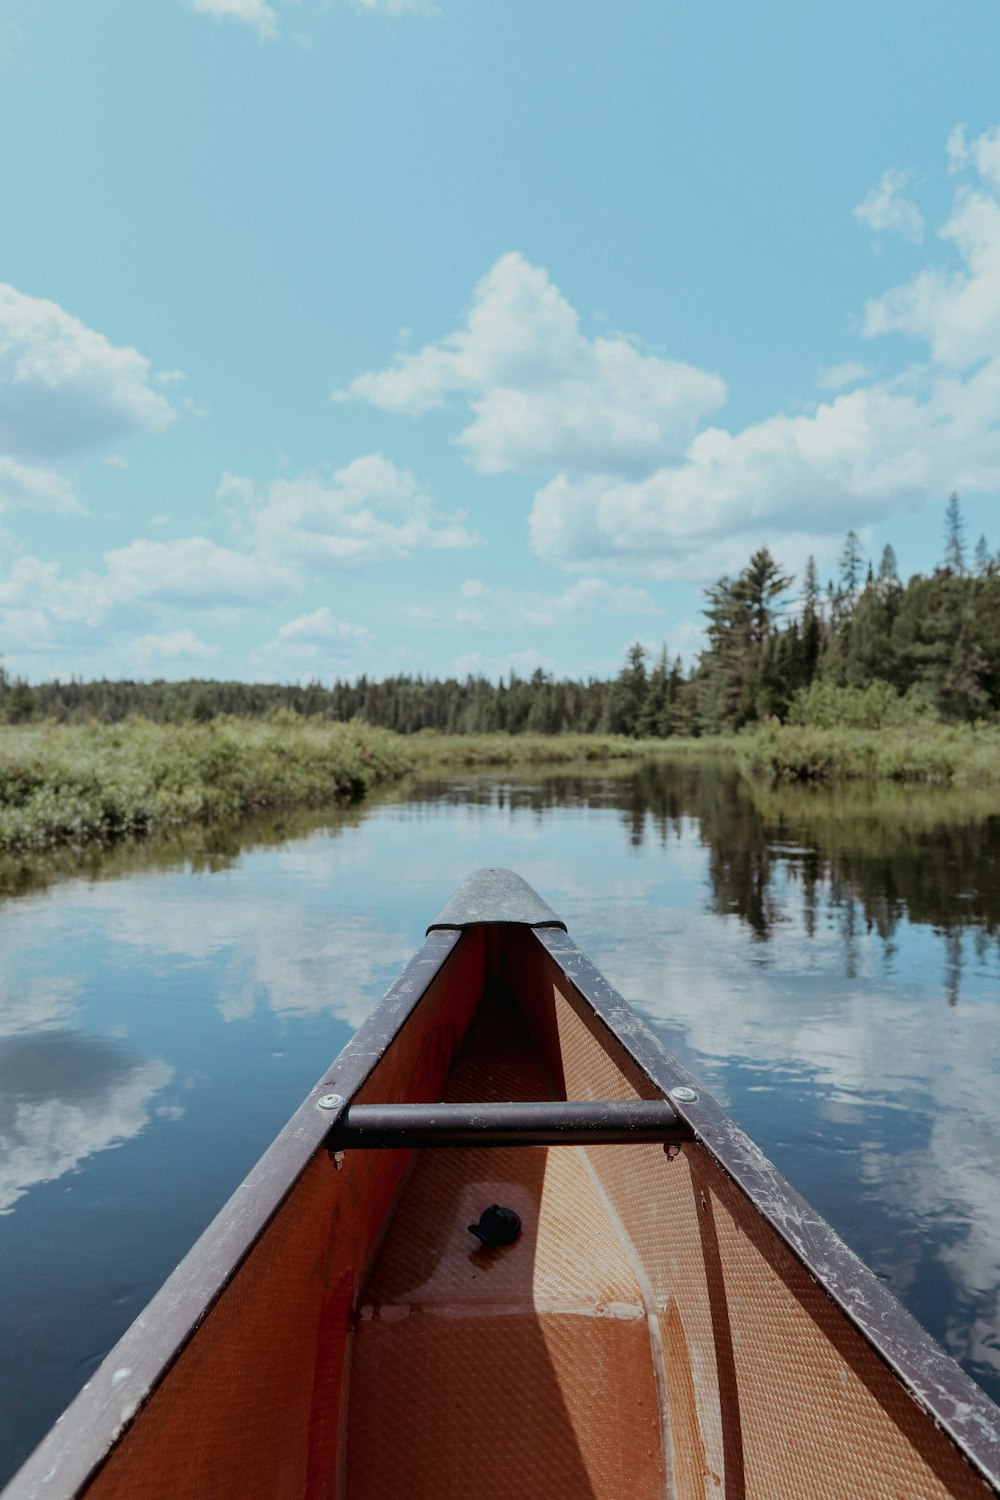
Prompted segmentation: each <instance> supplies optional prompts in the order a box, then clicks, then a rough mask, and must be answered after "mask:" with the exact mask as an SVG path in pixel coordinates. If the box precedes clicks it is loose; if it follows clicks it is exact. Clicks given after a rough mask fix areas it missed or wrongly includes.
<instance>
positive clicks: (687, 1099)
mask: <svg viewBox="0 0 1000 1500" xmlns="http://www.w3.org/2000/svg"><path fill="white" fill-rule="evenodd" d="M670 1097H671V1099H676V1100H677V1102H678V1104H697V1102H698V1095H697V1094H696V1093H695V1091H694V1089H689V1088H679V1089H671V1090H670Z"/></svg>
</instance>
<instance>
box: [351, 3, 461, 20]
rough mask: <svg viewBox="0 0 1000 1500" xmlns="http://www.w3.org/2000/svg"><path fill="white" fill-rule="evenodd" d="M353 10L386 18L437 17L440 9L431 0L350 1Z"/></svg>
mask: <svg viewBox="0 0 1000 1500" xmlns="http://www.w3.org/2000/svg"><path fill="white" fill-rule="evenodd" d="M351 3H352V5H353V6H354V9H355V10H360V11H368V12H369V13H371V14H374V13H375V12H380V13H381V14H383V15H386V16H406V15H413V16H439V15H440V14H441V8H440V6H438V5H435V4H434V3H433V0H351Z"/></svg>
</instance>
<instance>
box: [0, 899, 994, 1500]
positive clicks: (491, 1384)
mask: <svg viewBox="0 0 1000 1500" xmlns="http://www.w3.org/2000/svg"><path fill="white" fill-rule="evenodd" d="M677 1090H680V1093H679V1094H678V1093H677ZM439 1101H444V1107H439ZM563 1101H572V1107H571V1108H569V1109H565V1108H563V1107H562V1104H563ZM383 1106H392V1108H389V1109H388V1111H387V1110H386V1109H385V1108H382V1107H383ZM399 1106H410V1108H406V1107H404V1108H402V1109H401V1108H399ZM426 1106H433V1107H432V1108H427V1107H426ZM522 1106H523V1107H522ZM393 1131H395V1135H393V1134H392V1132H393ZM386 1132H388V1134H389V1138H386ZM539 1132H542V1134H541V1136H540V1137H539ZM546 1132H547V1133H546ZM553 1132H554V1133H555V1134H554V1135H553ZM519 1139H520V1140H521V1141H522V1142H525V1141H528V1140H531V1141H534V1142H536V1143H535V1144H520V1145H518V1144H517V1142H518V1140H519ZM512 1146H515V1147H516V1149H511V1147H512ZM446 1147H447V1149H445V1148H446ZM493 1204H498V1205H500V1206H501V1207H504V1208H507V1209H509V1210H512V1211H513V1212H514V1213H515V1214H516V1215H517V1216H518V1217H519V1219H520V1223H521V1232H520V1236H519V1237H518V1238H517V1239H516V1240H515V1241H514V1242H513V1243H509V1244H505V1245H500V1246H498V1247H496V1248H492V1249H490V1248H486V1247H485V1246H484V1245H482V1244H481V1243H480V1241H479V1240H478V1239H476V1238H475V1237H474V1236H473V1235H472V1234H470V1232H469V1226H470V1225H471V1224H474V1223H476V1222H477V1221H478V1220H479V1218H480V1215H481V1214H482V1212H483V1210H484V1209H488V1208H489V1207H490V1206H491V1205H493ZM493 1494H498V1495H507V1494H510V1495H517V1496H518V1497H521V1500H561V1497H581V1500H583V1497H587V1500H622V1497H626V1496H627V1497H630V1500H631V1497H634V1500H647V1497H648V1500H654V1497H655V1500H668V1497H674V1500H692V1497H697V1500H709V1497H710V1500H717V1497H718V1500H747V1497H753V1500H775V1497H789V1500H792V1497H794V1500H801V1497H823V1500H841V1497H843V1500H868V1497H870V1500H903V1497H906V1500H910V1497H926V1500H937V1497H941V1496H953V1497H954V1496H959V1497H970V1500H971V1497H982V1496H987V1495H997V1494H1000V1410H998V1408H997V1407H996V1406H994V1405H993V1403H992V1402H991V1401H990V1400H989V1399H988V1398H987V1397H986V1395H985V1394H984V1393H983V1392H982V1391H981V1390H980V1389H979V1388H978V1387H977V1386H976V1385H975V1384H974V1383H973V1382H972V1381H971V1380H970V1379H968V1377H967V1376H966V1375H965V1374H964V1373H963V1372H962V1371H961V1370H960V1369H959V1368H958V1366H957V1365H956V1364H954V1362H953V1361H952V1360H951V1359H949V1358H948V1357H947V1355H945V1354H944V1352H943V1351H942V1350H941V1349H940V1348H939V1347H938V1346H937V1345H936V1344H935V1343H934V1342H933V1340H932V1339H931V1338H930V1337H929V1335H928V1334H926V1333H925V1332H924V1330H923V1329H921V1328H920V1327H919V1325H918V1324H917V1323H916V1322H915V1321H914V1320H913V1319H912V1318H911V1317H910V1316H909V1314H907V1313H906V1312H905V1311H904V1310H903V1309H902V1308H901V1307H900V1305H899V1304H898V1303H897V1302H896V1300H895V1299H894V1298H893V1297H892V1295H891V1294H890V1293H889V1292H888V1291H887V1289H886V1288H885V1287H884V1286H883V1285H882V1284H881V1283H880V1282H879V1281H878V1280H877V1279H876V1277H875V1276H874V1275H873V1274H872V1273H871V1272H870V1271H869V1270H868V1269H867V1268H866V1267H865V1266H864V1265H862V1264H861V1263H860V1262H859V1261H858V1259H857V1258H856V1257H855V1256H854V1255H853V1254H852V1253H851V1252H850V1251H849V1250H848V1249H847V1247H846V1246H845V1245H844V1244H843V1243H842V1242H841V1241H840V1240H839V1239H838V1237H837V1236H836V1235H835V1234H834V1232H833V1231H832V1230H831V1229H830V1227H829V1225H827V1224H826V1223H825V1222H824V1221H823V1220H822V1219H821V1218H820V1217H819V1215H818V1214H816V1213H815V1211H814V1210H813V1209H811V1208H810V1207H809V1205H808V1204H807V1203H805V1202H804V1201H803V1200H802V1199H801V1198H800V1197H799V1196H798V1195H797V1194H796V1193H795V1192H794V1191H793V1189H791V1188H790V1187H789V1186H788V1184H787V1183H786V1182H784V1181H783V1179H782V1178H781V1177H780V1176H779V1175H778V1173H777V1172H776V1171H775V1169H774V1167H773V1166H772V1165H771V1164H770V1163H769V1162H768V1161H767V1160H766V1159H765V1158H764V1157H763V1155H762V1154H761V1152H760V1151H759V1150H758V1149H757V1148H756V1146H754V1145H753V1143H752V1142H751V1141H750V1140H748V1139H747V1137H746V1136H745V1135H744V1134H743V1133H742V1132H741V1131H740V1130H739V1129H738V1128H737V1126H736V1125H735V1124H734V1123H733V1122H732V1121H731V1120H730V1119H729V1118H728V1116H727V1115H726V1114H725V1113H724V1111H723V1110H721V1109H720V1108H719V1106H718V1105H717V1104H716V1103H715V1102H714V1101H713V1100H712V1099H711V1098H710V1097H709V1096H708V1095H707V1094H706V1093H705V1092H704V1090H703V1089H702V1088H701V1087H700V1085H699V1084H698V1083H697V1082H696V1081H695V1080H693V1079H692V1078H691V1077H689V1076H688V1075H687V1074H686V1073H685V1071H684V1070H683V1068H682V1067H681V1066H680V1064H679V1063H678V1062H677V1061H676V1059H675V1058H673V1057H671V1056H670V1055H669V1054H667V1053H665V1052H664V1051H663V1049H662V1048H661V1047H660V1046H659V1044H658V1043H657V1042H656V1041H655V1039H654V1038H653V1037H652V1036H651V1034H650V1033H649V1031H648V1030H647V1029H646V1027H645V1026H644V1025H643V1023H642V1022H641V1021H640V1020H639V1018H638V1017H637V1016H636V1015H635V1014H634V1013H633V1012H632V1011H631V1010H630V1009H629V1007H628V1006H627V1005H626V1004H625V1002H624V1001H623V1000H622V999H621V997H620V996H619V995H618V994H617V993H616V992H615V991H614V990H613V989H612V988H611V986H610V985H609V984H608V983H607V981H606V980H604V979H603V978H602V977H601V975H600V974H599V973H598V972H597V971H596V970H595V969H594V968H593V966H592V965H591V964H590V963H589V962H588V960H587V959H586V958H585V957H584V956H583V954H582V953H581V952H580V950H579V949H578V948H577V947H576V946H575V944H574V943H573V942H572V941H571V940H570V938H569V937H568V936H567V934H566V932H565V930H564V929H563V927H562V924H561V923H559V922H558V919H557V918H556V917H555V916H554V915H553V913H552V912H551V911H550V910H549V908H548V907H546V906H545V904H544V903H543V902H541V901H540V900H539V899H538V898H537V897H536V896H535V895H534V893H533V892H531V891H530V889H529V888H528V887H526V886H524V884H523V882H520V881H519V880H518V878H517V877H515V876H512V875H510V874H509V873H508V872H498V871H481V872H479V874H478V875H476V876H473V877H471V878H470V881H468V882H466V885H465V886H464V887H463V888H462V890H461V891H460V892H459V893H458V895H457V896H456V898H454V900H453V901H452V903H450V904H449V907H447V908H446V909H445V912H444V913H442V916H441V918H440V919H439V921H438V922H437V923H436V924H434V925H433V926H432V928H431V929H429V932H428V937H427V940H426V942H425V943H424V945H423V947H422V948H421V949H420V950H419V952H418V953H417V954H416V956H415V957H414V958H413V960H412V961H411V962H410V964H409V965H408V967H407V968H406V970H405V971H404V973H403V974H402V975H401V976H400V978H399V979H398V980H397V982H396V983H395V984H394V985H393V987H392V988H391V990H390V991H389V993H388V994H387V996H386V998H385V1000H384V1001H383V1003H382V1005H381V1007H380V1008H379V1009H378V1010H377V1011H376V1012H375V1013H374V1014H373V1015H372V1016H371V1018H370V1019H369V1020H368V1021H367V1023H366V1024H365V1025H364V1026H362V1028H361V1030H360V1031H359V1032H358V1033H357V1035H356V1036H355V1037H354V1038H353V1040H352V1041H351V1042H350V1043H349V1044H348V1046H347V1047H346V1048H345V1049H344V1051H343V1052H342V1053H341V1054H340V1056H339V1057H338V1058H337V1059H336V1061H335V1062H334V1063H333V1065H332V1067H331V1068H330V1069H329V1070H328V1072H327V1073H325V1074H324V1076H323V1078H322V1079H321V1080H320V1082H319V1083H318V1084H317V1085H316V1088H315V1089H314V1090H313V1091H312V1093H311V1094H310V1096H309V1097H308V1099H307V1100H306V1101H305V1103H304V1104H303V1105H302V1107H301V1108H300V1109H299V1110H298V1112H297V1113H296V1114H295V1115H294V1116H293V1118H292V1120H291V1121H290V1122H289V1124H288V1126H287V1127H286V1128H285V1129H284V1130H283V1131H282V1133H281V1134H280V1135H279V1136H278V1138H277V1140H276V1141H275V1142H274V1144H273V1146H272V1147H271V1148H270V1149H269V1151H268V1152H267V1153H266V1154H265V1156H264V1157H263V1158H262V1159H261V1161H260V1162H259V1163H258V1165H257V1166H256V1167H255V1168H254V1170H253V1171H252V1172H251V1174H250V1176H249V1177H248V1178H247V1179H246V1181H245V1182H244V1183H243V1184H242V1186H241V1187H240V1188H239V1189H238V1190H237V1191H236V1193H235V1194H234V1196H233V1198H232V1199H231V1200H230V1202H229V1203H228V1204H227V1205H226V1207H225V1208H224V1209H223V1210H222V1212H221V1213H220V1214H219V1216H218V1217H217V1219H216V1220H215V1221H214V1223H213V1224H212V1225H211V1226H210V1228H209V1229H208V1230H207V1231H206V1232H205V1234H204V1235H203V1236H202V1238H201V1239H200V1240H199V1241H198V1243H197V1245H196V1246H195V1247H194V1249H193V1250H192V1251H191V1252H190V1254H189V1255H188V1256H187V1257H186V1259H185V1260H184V1261H183V1262H182V1264H181V1265H180V1266H179V1267H178V1269H177V1271H176V1272H175V1273H174V1274H173V1276H172V1277H171V1278H170V1279H169V1281H168V1282H167V1283H166V1284H165V1286H164V1287H163V1288H162V1290H161V1291H160V1292H159V1293H158V1294H157V1296H156V1297H155V1298H154V1300H153V1301H152V1303H151V1304H150V1306H149V1307H148V1308H147V1310H146V1311H145V1312H144V1313H143V1314H142V1316H141V1317H140V1318H139V1319H138V1320H137V1321H136V1323H135V1324H134V1325H133V1326H132V1328H131V1329H130V1330H129V1331H128V1333H126V1335H125V1336H124V1337H123V1338H122V1339H121V1341H120V1342H119V1344H118V1345H117V1346H116V1347H115V1348H114V1349H113V1350H112V1352H111V1354H110V1355H109V1356H108V1358H107V1359H106V1360H105V1362H104V1364H103V1365H102V1366H101V1368H100V1369H99V1370H98V1372H97V1373H96V1374H95V1376H94V1377H93V1379H92V1380H91V1381H90V1383H89V1385H88V1386H87V1387H85V1389H84V1390H83V1391H82V1392H81V1394H80V1395H79V1396H78V1397H77V1399H76V1400H75V1401H74V1403H73V1404H72V1405H71V1406H70V1408H69V1409H68V1411H67V1412H66V1413H65V1415H64V1417H63V1418H61V1419H60V1421H59V1422H58V1423H57V1424H56V1426H55V1427H54V1428H53V1430H52V1432H51V1433H50V1434H49V1436H48V1437H47V1438H46V1439H45V1440H44V1441H43V1443H42V1444H41V1446H40V1447H39V1448H38V1449H37V1450H36V1452H35V1454H34V1455H33V1456H32V1457H31V1458H30V1459H29V1460H28V1462H27V1463H26V1465H25V1466H24V1468H23V1469H22V1470H21V1471H20V1473H19V1474H18V1475H16V1476H15V1478H14V1479H13V1480H12V1481H11V1484H10V1486H9V1487H8V1489H7V1490H5V1491H4V1500H28V1497H34V1500H40V1497H42V1496H45V1497H51V1500H68V1497H70V1496H83V1495H86V1496H87V1497H88V1500H111V1497H115V1500H167V1497H171V1500H175V1497H179V1496H196V1497H202V1496H204V1497H212V1500H229V1497H239V1500H254V1497H262V1500H263V1497H268V1500H272V1497H282V1500H283V1497H288V1500H292V1497H294V1500H300V1497H304V1500H334V1497H337V1500H376V1497H378V1500H388V1497H393V1500H395V1497H399V1496H416V1497H420V1500H431V1497H434V1500H471V1497H482V1496H489V1495H493Z"/></svg>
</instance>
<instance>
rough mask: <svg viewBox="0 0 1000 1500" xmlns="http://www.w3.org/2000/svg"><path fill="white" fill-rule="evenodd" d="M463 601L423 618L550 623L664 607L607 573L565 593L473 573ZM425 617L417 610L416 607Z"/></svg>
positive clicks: (655, 610)
mask: <svg viewBox="0 0 1000 1500" xmlns="http://www.w3.org/2000/svg"><path fill="white" fill-rule="evenodd" d="M459 598H460V600H461V603H460V604H459V606H458V608H457V609H455V610H451V611H447V612H444V614H443V615H441V614H435V613H434V612H432V611H427V612H425V614H424V616H423V618H428V619H431V620H436V619H441V618H445V619H447V620H448V621H449V622H450V623H454V624H459V625H497V624H499V623H501V622H505V623H508V624H512V625H532V626H550V625H558V624H562V623H566V622H568V621H572V620H581V619H588V618H590V617H591V616H593V615H595V614H605V615H652V614H659V613H660V610H659V608H658V606H657V605H656V603H655V601H654V600H653V599H652V598H651V597H650V595H649V594H648V593H647V592H646V590H645V589H637V588H632V587H630V586H629V585H627V584H612V583H608V582H606V581H605V580H604V579H603V578H581V579H579V580H578V581H577V582H576V583H573V584H570V585H569V587H568V588H565V589H563V591H562V593H561V594H539V593H529V592H527V591H524V590H519V589H504V588H493V587H491V586H490V585H488V584H486V583H484V582H483V580H482V579H480V578H467V579H466V580H465V582H464V583H463V584H462V586H461V588H460V589H459ZM411 613H412V615H413V617H414V618H419V617H420V616H418V615H417V613H416V611H412V612H411Z"/></svg>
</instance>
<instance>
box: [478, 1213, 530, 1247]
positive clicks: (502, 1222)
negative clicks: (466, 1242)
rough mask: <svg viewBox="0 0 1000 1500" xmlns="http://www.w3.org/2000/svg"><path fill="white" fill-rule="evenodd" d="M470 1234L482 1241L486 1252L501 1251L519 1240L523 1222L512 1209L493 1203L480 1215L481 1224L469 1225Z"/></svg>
mask: <svg viewBox="0 0 1000 1500" xmlns="http://www.w3.org/2000/svg"><path fill="white" fill-rule="evenodd" d="M469 1233H470V1234H474V1235H475V1236H476V1239H477V1240H482V1242H483V1249H484V1250H499V1248H500V1246H501V1245H512V1244H513V1243H514V1241H515V1240H516V1239H517V1237H518V1235H519V1234H520V1233H521V1220H520V1218H519V1216H518V1215H517V1214H516V1213H515V1212H514V1210H513V1209H512V1208H501V1206H500V1204H499V1203H491V1204H490V1206H489V1208H484V1209H483V1211H482V1213H481V1214H480V1215H479V1223H478V1224H470V1225H469Z"/></svg>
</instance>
